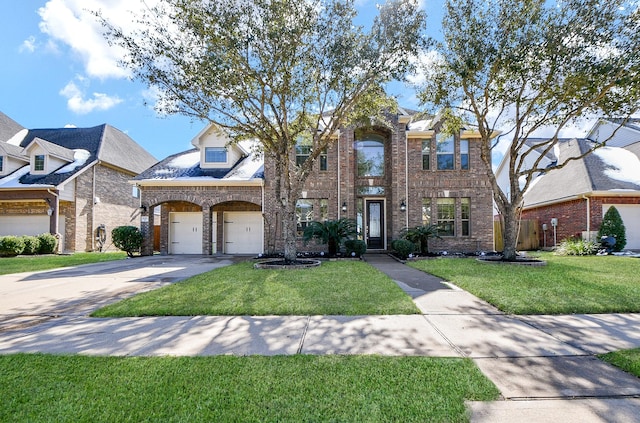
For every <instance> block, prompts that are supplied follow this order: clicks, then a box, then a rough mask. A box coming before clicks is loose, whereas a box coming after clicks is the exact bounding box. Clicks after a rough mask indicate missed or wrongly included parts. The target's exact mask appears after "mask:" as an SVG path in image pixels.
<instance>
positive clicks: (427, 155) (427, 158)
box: [422, 139, 431, 170]
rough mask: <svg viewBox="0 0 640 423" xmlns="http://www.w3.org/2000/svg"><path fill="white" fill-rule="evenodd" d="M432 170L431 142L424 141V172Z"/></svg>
mask: <svg viewBox="0 0 640 423" xmlns="http://www.w3.org/2000/svg"><path fill="white" fill-rule="evenodd" d="M429 169H431V140H430V139H429V140H422V170H429Z"/></svg>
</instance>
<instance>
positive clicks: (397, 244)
mask: <svg viewBox="0 0 640 423" xmlns="http://www.w3.org/2000/svg"><path fill="white" fill-rule="evenodd" d="M391 248H393V250H394V251H395V253H396V255H397V256H398V257H399V258H400V259H402V260H406V259H407V258H408V257H409V254H411V253H413V252H414V250H415V248H416V245H415V244H414V243H413V242H411V241H409V240H406V239H396V240H395V241H393V242H391Z"/></svg>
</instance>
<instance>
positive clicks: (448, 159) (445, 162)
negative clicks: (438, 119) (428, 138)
mask: <svg viewBox="0 0 640 423" xmlns="http://www.w3.org/2000/svg"><path fill="white" fill-rule="evenodd" d="M454 151H455V149H454V138H453V137H452V136H449V137H447V138H445V137H444V136H441V135H440V134H438V136H437V137H436V157H437V163H438V170H453V169H454V163H455V160H454V157H455V156H454Z"/></svg>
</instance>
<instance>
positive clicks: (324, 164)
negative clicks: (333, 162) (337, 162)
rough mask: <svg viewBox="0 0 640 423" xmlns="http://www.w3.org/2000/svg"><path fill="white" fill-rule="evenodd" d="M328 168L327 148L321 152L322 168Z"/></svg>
mask: <svg viewBox="0 0 640 423" xmlns="http://www.w3.org/2000/svg"><path fill="white" fill-rule="evenodd" d="M328 169H329V165H328V156H327V149H326V148H325V149H324V150H322V153H320V170H328Z"/></svg>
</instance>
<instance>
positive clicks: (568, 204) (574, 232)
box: [522, 196, 640, 246]
mask: <svg viewBox="0 0 640 423" xmlns="http://www.w3.org/2000/svg"><path fill="white" fill-rule="evenodd" d="M587 204H589V213H588V214H589V218H590V222H589V225H587ZM604 204H607V205H616V204H639V205H640V198H639V197H616V196H593V197H589V200H587V199H586V198H582V199H574V200H571V201H565V202H563V203H557V204H552V205H548V206H544V207H536V208H530V209H527V210H524V211H523V212H522V219H537V220H538V222H539V225H540V230H539V236H540V245H543V237H544V233H543V230H542V225H543V224H547V227H548V229H547V246H551V245H553V228H552V227H551V223H550V222H551V219H552V218H556V219H558V226H557V227H556V239H557V242H560V241H562V240H564V239H567V238H571V237H575V238H581V237H582V235H583V232H586V231H587V227H588V230H589V231H590V232H592V233H593V232H597V231H598V229H600V225H601V224H602V217H603V205H604Z"/></svg>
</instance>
